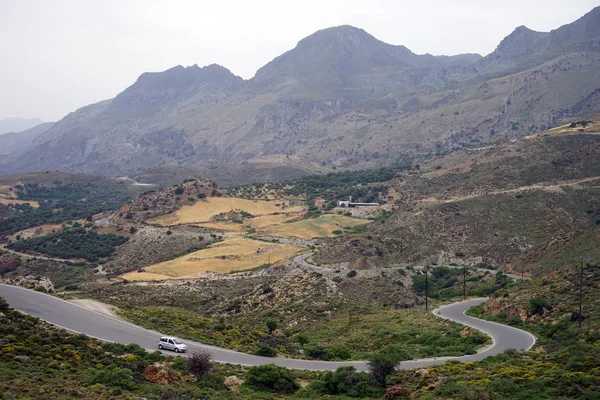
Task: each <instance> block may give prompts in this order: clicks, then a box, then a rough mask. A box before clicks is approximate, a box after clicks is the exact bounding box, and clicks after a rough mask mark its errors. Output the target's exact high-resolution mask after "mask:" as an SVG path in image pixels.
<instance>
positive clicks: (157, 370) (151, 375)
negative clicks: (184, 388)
mask: <svg viewBox="0 0 600 400" xmlns="http://www.w3.org/2000/svg"><path fill="white" fill-rule="evenodd" d="M144 377H145V378H146V380H147V381H149V382H152V383H165V384H170V383H172V382H173V381H174V380H175V378H174V375H173V372H172V371H171V370H170V369H169V368H168V367H167V366H166V365H164V364H161V363H154V364H152V365H148V366H147V367H146V370H145V371H144Z"/></svg>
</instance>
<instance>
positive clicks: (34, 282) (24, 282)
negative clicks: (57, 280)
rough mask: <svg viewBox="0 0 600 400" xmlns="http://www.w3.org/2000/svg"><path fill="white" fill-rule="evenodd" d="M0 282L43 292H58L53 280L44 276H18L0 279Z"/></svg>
mask: <svg viewBox="0 0 600 400" xmlns="http://www.w3.org/2000/svg"><path fill="white" fill-rule="evenodd" d="M0 282H1V283H4V284H7V285H14V286H21V287H24V288H27V289H33V290H35V291H38V292H42V293H48V294H52V293H56V290H55V289H54V284H53V283H52V281H51V280H50V279H49V278H46V277H43V276H32V275H25V276H16V277H14V278H9V279H5V280H0Z"/></svg>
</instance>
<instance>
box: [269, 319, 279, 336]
mask: <svg viewBox="0 0 600 400" xmlns="http://www.w3.org/2000/svg"><path fill="white" fill-rule="evenodd" d="M267 329H268V330H269V333H273V331H274V330H275V329H277V322H276V321H273V320H272V319H271V320H268V321H267Z"/></svg>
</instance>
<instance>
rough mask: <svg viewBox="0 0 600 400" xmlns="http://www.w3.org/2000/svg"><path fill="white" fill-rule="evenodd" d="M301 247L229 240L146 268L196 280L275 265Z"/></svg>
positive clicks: (175, 276) (171, 275)
mask: <svg viewBox="0 0 600 400" xmlns="http://www.w3.org/2000/svg"><path fill="white" fill-rule="evenodd" d="M301 249H302V247H301V246H295V245H288V244H277V243H267V242H261V241H259V240H251V239H243V238H236V237H234V238H230V239H226V240H224V241H223V242H219V243H215V244H213V245H211V246H210V247H208V248H206V249H202V250H199V251H196V252H193V253H190V254H188V255H185V256H183V257H179V258H176V259H174V260H169V261H164V262H162V263H159V264H155V265H152V266H150V267H147V268H144V269H145V270H146V271H148V272H152V273H156V274H163V275H168V276H170V277H171V278H193V277H196V276H198V274H200V273H202V272H207V271H212V272H221V273H227V272H231V271H239V270H244V269H250V268H254V267H258V266H260V265H263V264H267V263H269V262H271V264H275V263H277V262H279V261H283V260H285V259H287V258H289V257H291V256H293V255H295V254H296V253H297V252H298V251H299V250H301Z"/></svg>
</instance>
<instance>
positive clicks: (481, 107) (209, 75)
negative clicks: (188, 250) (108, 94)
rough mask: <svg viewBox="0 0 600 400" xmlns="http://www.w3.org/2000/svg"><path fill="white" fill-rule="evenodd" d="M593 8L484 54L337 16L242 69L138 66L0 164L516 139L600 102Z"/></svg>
mask: <svg viewBox="0 0 600 400" xmlns="http://www.w3.org/2000/svg"><path fill="white" fill-rule="evenodd" d="M599 15H600V8H596V9H594V10H592V11H591V12H590V13H588V14H586V15H585V16H583V17H582V18H580V19H579V20H577V21H575V22H573V23H572V24H568V25H565V26H563V27H560V28H558V29H556V30H554V31H551V32H549V33H543V32H535V31H532V30H530V29H528V28H526V27H518V28H517V29H515V31H513V32H512V33H511V34H510V35H508V36H507V37H506V38H505V39H504V40H503V41H502V42H501V43H500V44H499V46H498V48H497V49H496V50H495V51H494V52H492V53H491V54H490V55H487V56H486V57H483V58H482V57H480V56H479V55H473V54H463V55H456V56H433V55H430V54H423V55H418V54H415V53H413V52H411V51H410V50H409V49H407V48H406V47H404V46H396V45H391V44H387V43H384V42H382V41H380V40H378V39H376V38H375V37H373V36H372V35H370V34H368V33H367V32H365V31H364V30H362V29H359V28H355V27H351V26H347V25H344V26H340V27H333V28H328V29H324V30H320V31H317V32H315V33H314V34H312V35H309V36H308V37H306V38H304V39H302V40H300V41H299V42H298V44H297V45H296V46H295V47H294V48H293V49H290V50H289V51H287V52H285V53H284V54H282V55H280V56H279V57H276V58H275V59H273V60H272V61H271V62H269V63H267V64H266V65H265V66H264V67H262V68H261V69H259V70H258V71H257V73H256V75H255V76H254V77H253V78H251V79H249V80H243V79H242V78H240V77H237V76H235V75H234V74H232V73H231V72H230V71H229V70H227V69H226V68H224V67H221V66H218V65H215V64H212V65H209V66H205V67H202V68H200V67H198V66H197V65H195V66H191V67H187V68H186V67H182V66H177V67H173V68H171V69H168V70H166V71H163V72H158V73H144V74H142V75H140V77H139V78H138V79H137V80H136V82H135V83H134V84H132V85H131V86H130V87H128V88H126V89H125V90H124V91H123V92H121V93H120V94H119V95H117V96H116V97H115V98H114V99H110V100H106V101H104V102H100V103H97V104H93V105H89V106H86V107H83V108H80V109H79V110H77V111H75V112H74V113H71V114H69V115H68V116H67V117H65V118H64V119H63V120H61V121H59V122H58V123H57V124H56V125H55V126H54V127H53V128H52V129H50V130H48V131H47V132H45V133H44V134H42V135H41V136H39V137H38V138H36V139H35V140H34V142H33V143H32V145H30V146H29V147H28V148H27V149H26V151H24V152H23V153H22V154H20V155H19V157H13V158H11V157H10V156H9V157H8V159H7V161H5V162H4V163H2V164H1V165H0V172H1V173H15V172H22V171H30V170H44V169H63V170H68V171H75V172H85V173H99V172H101V173H105V174H108V175H128V174H130V175H134V174H140V173H143V171H146V170H149V169H153V168H163V167H172V168H198V169H202V170H206V169H208V168H219V167H220V166H221V167H224V168H227V169H230V170H231V171H232V173H233V174H235V172H234V171H235V169H236V168H237V169H238V170H240V171H241V170H243V169H244V165H246V164H243V163H244V162H248V161H250V160H254V159H260V158H261V157H272V156H277V157H290V156H293V157H296V158H297V159H298V160H299V161H300V164H302V165H303V167H302V168H304V169H306V168H308V169H311V168H314V167H320V168H329V169H335V168H345V169H357V168H369V167H373V166H379V165H387V164H391V163H395V162H398V161H402V160H408V159H421V158H427V157H431V156H433V155H436V154H442V153H445V152H448V151H451V150H453V149H457V148H461V147H469V146H474V145H477V144H478V143H486V142H490V141H494V140H497V139H498V138H517V137H521V136H524V135H527V134H531V133H534V132H537V131H541V130H543V129H546V128H548V127H550V126H554V125H557V124H558V123H560V122H561V121H565V120H566V119H568V118H578V117H580V116H584V115H585V114H586V113H590V112H591V111H590V110H592V111H593V110H595V109H596V102H597V96H595V95H594V90H595V89H597V88H598V87H600V78H599V76H600V75H598V72H599V71H600V46H597V44H598V43H600V41H599V40H598V39H599V37H600V35H597V33H598V29H596V27H595V24H594V22H595V21H596V20H597V19H598V18H599ZM561 43H562V44H561ZM564 43H568V44H569V45H568V46H566V47H565V46H564V45H563V44H564ZM595 46H596V47H595ZM582 102H583V103H582Z"/></svg>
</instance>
